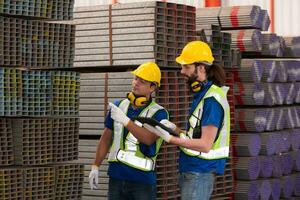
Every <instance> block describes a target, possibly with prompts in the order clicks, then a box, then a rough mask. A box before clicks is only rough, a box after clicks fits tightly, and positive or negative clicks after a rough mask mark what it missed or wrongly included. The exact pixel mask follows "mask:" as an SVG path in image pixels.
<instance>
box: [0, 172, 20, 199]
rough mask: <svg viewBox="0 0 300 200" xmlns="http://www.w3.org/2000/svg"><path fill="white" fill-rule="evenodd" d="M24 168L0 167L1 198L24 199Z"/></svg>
mask: <svg viewBox="0 0 300 200" xmlns="http://www.w3.org/2000/svg"><path fill="white" fill-rule="evenodd" d="M22 182H23V180H22V169H17V168H11V167H10V168H0V183H1V184H0V199H2V200H18V199H23V193H22V191H23V184H22Z"/></svg>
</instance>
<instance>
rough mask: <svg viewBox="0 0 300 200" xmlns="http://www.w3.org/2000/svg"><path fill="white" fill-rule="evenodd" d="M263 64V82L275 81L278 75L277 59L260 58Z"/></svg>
mask: <svg viewBox="0 0 300 200" xmlns="http://www.w3.org/2000/svg"><path fill="white" fill-rule="evenodd" d="M260 61H261V63H262V66H263V73H262V77H261V81H262V82H274V80H275V78H276V76H277V73H278V72H277V67H276V61H274V60H260Z"/></svg>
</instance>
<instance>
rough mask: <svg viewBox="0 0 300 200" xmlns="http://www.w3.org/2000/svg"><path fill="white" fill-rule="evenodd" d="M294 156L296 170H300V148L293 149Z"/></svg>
mask: <svg viewBox="0 0 300 200" xmlns="http://www.w3.org/2000/svg"><path fill="white" fill-rule="evenodd" d="M292 157H293V160H294V171H297V172H299V171H300V150H297V151H292Z"/></svg>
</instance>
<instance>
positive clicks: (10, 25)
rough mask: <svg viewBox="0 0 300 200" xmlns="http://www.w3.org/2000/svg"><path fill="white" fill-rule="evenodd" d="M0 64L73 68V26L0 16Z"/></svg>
mask: <svg viewBox="0 0 300 200" xmlns="http://www.w3.org/2000/svg"><path fill="white" fill-rule="evenodd" d="M0 24H1V25H2V26H0V37H1V38H0V44H1V47H0V58H1V59H0V65H1V66H9V67H11V66H17V67H21V66H22V67H28V68H70V67H72V66H73V58H74V45H75V26H74V25H71V24H59V23H53V22H51V23H49V22H44V21H33V20H27V19H21V18H12V17H6V16H0Z"/></svg>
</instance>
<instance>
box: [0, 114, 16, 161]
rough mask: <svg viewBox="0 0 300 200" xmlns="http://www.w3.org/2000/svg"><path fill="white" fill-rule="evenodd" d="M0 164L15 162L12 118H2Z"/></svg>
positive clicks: (0, 124) (0, 127)
mask: <svg viewBox="0 0 300 200" xmlns="http://www.w3.org/2000/svg"><path fill="white" fill-rule="evenodd" d="M0 146H1V148H0V149H1V151H0V166H6V165H13V164H14V152H13V134H12V123H11V119H5V118H0Z"/></svg>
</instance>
